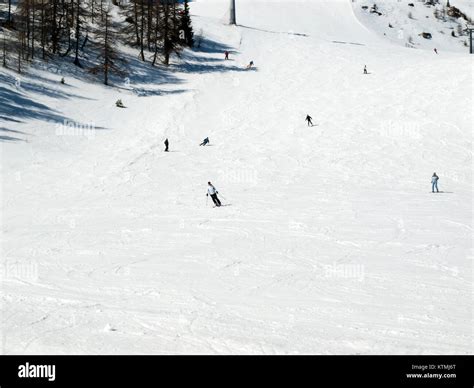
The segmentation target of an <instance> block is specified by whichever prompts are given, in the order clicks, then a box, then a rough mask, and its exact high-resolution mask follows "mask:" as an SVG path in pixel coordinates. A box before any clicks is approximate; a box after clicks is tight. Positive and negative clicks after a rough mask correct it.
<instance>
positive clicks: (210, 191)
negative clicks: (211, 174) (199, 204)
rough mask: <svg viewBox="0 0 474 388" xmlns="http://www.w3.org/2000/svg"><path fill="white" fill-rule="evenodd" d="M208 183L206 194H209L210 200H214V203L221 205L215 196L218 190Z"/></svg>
mask: <svg viewBox="0 0 474 388" xmlns="http://www.w3.org/2000/svg"><path fill="white" fill-rule="evenodd" d="M207 184H208V187H207V194H206V196H209V195H210V196H211V198H212V201H213V202H214V204H215V205H216V206H217V207H219V206H221V205H222V204H221V201H219V198H217V194H219V192H218V191H217V189H216V188H215V187H214V186H213V185H212V183H211V182H207Z"/></svg>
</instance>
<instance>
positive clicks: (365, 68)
mask: <svg viewBox="0 0 474 388" xmlns="http://www.w3.org/2000/svg"><path fill="white" fill-rule="evenodd" d="M364 74H369V73H368V72H367V65H364Z"/></svg>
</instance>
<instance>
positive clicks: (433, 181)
mask: <svg viewBox="0 0 474 388" xmlns="http://www.w3.org/2000/svg"><path fill="white" fill-rule="evenodd" d="M438 180H439V176H438V175H436V173H435V172H434V173H433V176H432V177H431V191H432V192H433V193H434V192H435V189H436V192H437V193H439V190H438Z"/></svg>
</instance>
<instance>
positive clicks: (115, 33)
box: [0, 0, 194, 84]
mask: <svg viewBox="0 0 474 388" xmlns="http://www.w3.org/2000/svg"><path fill="white" fill-rule="evenodd" d="M0 15H2V18H1V19H0V29H1V31H2V32H3V36H2V38H3V39H2V42H1V43H2V46H1V48H2V64H3V66H8V65H9V64H14V67H15V68H16V69H17V70H18V71H19V72H21V70H22V63H23V62H25V61H31V60H33V59H35V58H41V59H42V60H54V58H57V57H66V58H69V57H70V58H71V60H72V61H73V63H74V64H75V65H76V66H78V67H81V68H82V67H83V62H84V59H90V57H91V56H94V60H93V62H94V64H95V65H94V66H93V67H92V68H89V70H91V71H92V72H94V73H97V72H102V73H103V74H104V83H106V84H107V83H108V79H109V73H111V72H115V73H120V64H119V62H121V56H120V54H119V52H118V50H117V45H119V44H125V45H129V46H133V47H136V48H137V55H138V58H139V59H140V60H141V61H144V62H145V61H147V62H150V63H151V65H153V66H154V65H156V64H157V63H158V62H162V63H164V64H165V65H169V63H170V57H171V55H172V54H173V53H179V52H180V51H181V50H182V49H183V48H184V47H192V46H193V44H194V39H193V29H192V23H191V17H190V13H189V5H188V0H184V2H183V1H179V0H18V2H17V6H16V7H15V8H14V9H13V10H12V7H11V5H10V4H9V7H8V12H6V13H2V14H0Z"/></svg>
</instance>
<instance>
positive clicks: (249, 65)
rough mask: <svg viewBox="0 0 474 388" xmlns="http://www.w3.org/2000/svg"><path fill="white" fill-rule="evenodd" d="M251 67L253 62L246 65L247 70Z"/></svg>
mask: <svg viewBox="0 0 474 388" xmlns="http://www.w3.org/2000/svg"><path fill="white" fill-rule="evenodd" d="M252 67H253V61H250V63H249V64H248V65H247V69H251V68H252Z"/></svg>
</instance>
